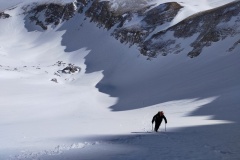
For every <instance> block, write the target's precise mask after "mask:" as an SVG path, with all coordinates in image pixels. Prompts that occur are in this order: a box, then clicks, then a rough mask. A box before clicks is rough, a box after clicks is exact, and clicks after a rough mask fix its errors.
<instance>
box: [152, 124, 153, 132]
mask: <svg viewBox="0 0 240 160" xmlns="http://www.w3.org/2000/svg"><path fill="white" fill-rule="evenodd" d="M152 132H153V123H152Z"/></svg>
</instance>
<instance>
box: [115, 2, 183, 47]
mask: <svg viewBox="0 0 240 160" xmlns="http://www.w3.org/2000/svg"><path fill="white" fill-rule="evenodd" d="M149 7H150V6H149ZM149 7H146V8H143V9H141V10H139V11H137V12H136V13H128V15H127V16H126V18H125V21H131V20H132V19H133V16H134V14H135V16H136V17H139V18H141V19H142V20H141V21H140V22H139V24H137V25H134V26H127V27H124V26H123V27H122V26H120V27H119V28H117V29H116V30H115V31H114V33H113V36H114V37H115V38H116V39H119V40H120V41H121V42H122V43H123V42H125V43H126V42H127V43H129V44H130V45H133V44H138V45H141V44H142V43H143V42H144V41H146V38H147V37H148V36H149V34H150V33H152V32H153V31H154V30H155V29H156V27H159V26H161V25H163V24H165V23H168V22H171V21H172V20H173V19H174V18H175V16H176V15H177V13H178V12H179V10H180V9H181V8H182V6H180V5H179V4H178V3H175V2H172V3H166V4H161V5H159V6H157V7H154V8H153V9H150V10H149V11H147V12H146V10H147V9H149ZM125 21H124V22H125Z"/></svg>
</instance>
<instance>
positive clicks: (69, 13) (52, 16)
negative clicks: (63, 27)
mask: <svg viewBox="0 0 240 160" xmlns="http://www.w3.org/2000/svg"><path fill="white" fill-rule="evenodd" d="M25 14H28V15H29V19H30V21H31V22H34V23H35V24H36V25H38V26H40V27H41V28H42V29H43V30H47V25H50V24H52V25H55V26H56V25H58V24H59V23H61V22H63V21H67V20H69V19H70V18H72V17H73V16H74V14H75V6H74V3H69V4H66V5H62V4H54V3H50V4H41V5H36V6H34V7H33V8H32V9H31V10H30V11H28V12H26V13H25ZM41 17H44V19H41Z"/></svg>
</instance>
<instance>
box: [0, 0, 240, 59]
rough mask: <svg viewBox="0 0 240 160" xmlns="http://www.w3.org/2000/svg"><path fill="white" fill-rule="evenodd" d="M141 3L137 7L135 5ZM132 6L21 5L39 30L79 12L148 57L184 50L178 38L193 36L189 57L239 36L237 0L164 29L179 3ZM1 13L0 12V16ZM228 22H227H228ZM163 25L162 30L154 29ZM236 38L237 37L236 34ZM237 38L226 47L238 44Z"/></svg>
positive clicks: (95, 1) (84, 0) (91, 1)
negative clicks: (222, 41)
mask: <svg viewBox="0 0 240 160" xmlns="http://www.w3.org/2000/svg"><path fill="white" fill-rule="evenodd" d="M139 6H141V7H139ZM139 6H138V7H135V8H134V9H131V8H126V7H125V8H124V7H122V8H120V9H113V8H112V6H111V3H110V2H109V1H100V0H76V1H75V2H73V3H68V4H57V3H46V4H37V3H35V4H34V5H31V6H25V7H24V10H25V12H24V13H25V14H26V17H27V19H29V20H30V21H31V22H32V23H33V24H34V25H38V26H40V27H41V28H42V29H43V30H46V29H48V25H52V26H57V25H58V24H59V23H63V22H65V21H68V20H69V19H71V18H72V17H73V16H75V15H77V14H82V15H84V16H85V17H86V18H88V19H90V21H91V22H93V23H96V26H97V27H103V28H106V29H107V30H110V32H111V35H112V36H114V37H115V38H116V39H118V40H119V41H120V42H122V43H126V44H128V45H129V46H131V45H137V46H138V47H139V50H140V52H141V53H142V54H143V55H146V56H148V57H156V56H158V55H167V54H169V53H175V54H178V53H180V52H182V51H183V50H184V46H182V44H181V42H180V41H179V39H187V38H190V37H195V39H192V40H191V41H188V42H187V43H189V44H188V45H189V46H191V47H192V50H191V51H188V56H189V57H196V56H198V55H199V54H200V53H201V51H202V49H203V48H204V47H208V46H210V45H211V44H212V43H213V42H218V41H220V40H224V39H225V38H227V37H231V36H236V35H240V1H235V2H232V3H229V4H227V5H225V6H222V7H219V8H216V9H213V10H209V11H205V12H201V13H198V14H196V15H193V16H191V17H188V18H187V19H185V20H183V21H181V22H180V23H178V24H176V25H174V26H170V25H169V26H170V27H168V28H166V24H170V23H171V22H172V21H173V20H174V18H175V17H176V15H177V14H178V13H179V12H180V10H181V8H182V6H181V5H180V4H178V3H176V2H171V3H164V4H160V5H158V6H155V5H147V4H145V5H139ZM1 16H2V14H0V17H1ZM230 21H231V23H228V22H230ZM164 25H165V28H164V27H163V29H164V30H159V31H158V30H156V29H157V28H161V26H164ZM239 37H240V36H239ZM239 41H240V39H239V40H238V41H237V42H236V43H234V44H233V45H232V47H231V48H229V51H231V50H234V48H235V47H236V46H237V45H238V44H239Z"/></svg>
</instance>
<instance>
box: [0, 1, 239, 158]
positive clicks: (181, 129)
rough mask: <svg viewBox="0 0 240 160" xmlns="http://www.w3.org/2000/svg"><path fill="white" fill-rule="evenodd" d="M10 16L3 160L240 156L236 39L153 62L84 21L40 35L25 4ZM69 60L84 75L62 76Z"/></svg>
mask: <svg viewBox="0 0 240 160" xmlns="http://www.w3.org/2000/svg"><path fill="white" fill-rule="evenodd" d="M182 2H185V3H187V2H190V1H182ZM206 2H208V1H206ZM209 2H210V1H209ZM215 2H216V3H217V2H219V3H221V2H226V1H215ZM189 4H190V3H189ZM212 4H213V3H212ZM6 13H8V14H10V15H11V16H12V17H11V18H8V19H0V42H1V43H0V90H1V92H0V160H65V159H67V160H90V159H91V160H95V159H104V160H105V159H107V160H111V159H114V160H116V159H117V160H118V159H119V160H120V159H143V160H145V159H151V160H155V159H164V160H239V159H240V153H239V148H240V125H239V123H240V118H239V109H240V105H239V104H240V99H239V95H240V83H239V80H240V72H239V69H240V63H239V59H240V54H239V53H240V46H238V47H236V48H235V50H233V52H231V53H229V52H227V49H228V48H229V47H231V44H232V43H231V42H232V41H236V40H237V39H239V37H237V36H236V37H232V38H228V39H227V40H225V41H224V42H218V43H215V44H213V45H212V46H211V47H208V48H205V49H204V50H203V53H201V55H200V56H199V57H197V58H194V59H190V58H188V57H187V56H186V53H187V50H189V46H186V49H185V50H184V51H182V52H181V53H180V54H178V55H173V54H169V55H168V56H166V57H161V56H159V57H157V58H155V59H152V60H151V61H149V60H147V58H146V57H144V56H142V55H140V54H139V51H138V50H137V48H136V47H134V46H133V47H131V48H129V47H128V46H127V45H124V44H121V43H120V42H118V41H117V40H115V39H114V38H113V37H111V36H110V32H109V31H106V30H104V29H98V28H97V27H96V25H95V24H94V23H90V22H89V20H86V21H84V20H83V19H84V17H82V16H81V15H77V16H75V17H73V19H71V20H69V21H68V22H66V23H64V24H62V25H61V26H58V27H57V28H50V27H49V30H47V31H44V32H42V31H38V30H39V29H38V28H33V27H32V26H31V25H30V24H28V23H27V22H26V21H25V19H24V17H23V15H22V14H19V13H21V9H20V7H19V8H16V9H14V10H8V11H6ZM79 24H82V25H81V27H79ZM30 27H31V28H30ZM35 29H36V30H35ZM30 30H31V31H30ZM32 30H34V31H32ZM192 38H194V37H192ZM189 40H190V39H186V40H185V41H189ZM179 41H181V40H179ZM227 42H229V43H227ZM182 45H184V43H183V44H182ZM60 61H61V63H60ZM69 63H71V64H74V65H76V66H79V67H81V71H80V72H79V73H75V74H59V75H58V74H56V73H57V71H58V70H62V69H63V68H65V67H66V66H67V64H69ZM53 78H56V79H57V81H58V83H55V82H53V81H51V79H53ZM161 110H163V111H164V112H165V115H166V117H167V119H168V123H167V125H166V130H165V124H164V123H162V125H161V127H160V132H159V133H153V132H151V131H152V124H151V120H152V117H153V116H154V115H155V114H156V113H157V112H158V111H161Z"/></svg>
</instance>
